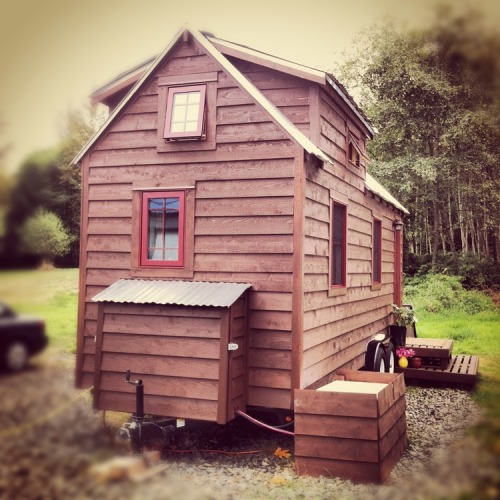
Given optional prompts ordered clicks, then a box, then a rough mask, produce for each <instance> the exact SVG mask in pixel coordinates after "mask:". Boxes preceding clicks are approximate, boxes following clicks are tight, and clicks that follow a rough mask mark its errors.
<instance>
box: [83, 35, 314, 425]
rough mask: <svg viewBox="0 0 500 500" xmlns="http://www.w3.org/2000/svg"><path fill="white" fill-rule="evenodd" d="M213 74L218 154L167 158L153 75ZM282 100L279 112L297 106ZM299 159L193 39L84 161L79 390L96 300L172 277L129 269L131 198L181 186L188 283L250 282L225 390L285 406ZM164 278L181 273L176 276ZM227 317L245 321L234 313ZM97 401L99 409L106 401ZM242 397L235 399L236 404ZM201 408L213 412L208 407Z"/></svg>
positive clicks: (87, 380) (111, 348)
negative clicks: (244, 357)
mask: <svg viewBox="0 0 500 500" xmlns="http://www.w3.org/2000/svg"><path fill="white" fill-rule="evenodd" d="M214 73H216V75H217V80H216V81H215V82H209V83H208V85H209V86H210V85H213V90H214V91H213V92H212V91H211V90H210V88H209V89H208V90H207V105H208V107H209V109H211V110H212V111H213V110H214V108H213V107H214V106H215V112H214V113H213V116H214V117H215V123H212V124H210V123H209V124H207V125H209V126H210V125H211V126H213V127H214V130H215V134H214V136H215V146H214V147H213V148H211V149H208V150H203V149H200V148H201V144H202V143H200V142H197V141H186V142H183V143H177V145H174V146H173V147H172V148H171V150H169V151H163V150H162V147H163V146H162V147H159V145H158V144H159V143H158V134H157V128H158V127H159V126H160V127H161V126H162V120H163V117H162V115H161V110H160V111H159V108H158V106H159V105H158V100H159V93H160V86H159V85H158V81H159V79H164V78H167V77H168V78H174V77H175V78H176V79H178V80H179V81H188V82H189V79H190V75H192V74H195V75H197V78H198V79H199V75H203V74H207V75H210V78H211V79H213V74H214ZM163 81H164V80H162V82H163ZM210 99H212V100H210ZM286 101H287V102H286V103H284V105H285V107H288V106H290V107H291V108H295V105H294V104H293V102H292V103H290V102H289V101H288V99H287V100H286ZM299 108H300V109H290V115H291V116H296V117H297V120H299V121H303V122H305V121H307V106H305V107H304V106H299ZM209 112H210V111H209ZM170 144H172V143H170ZM160 146H161V145H160ZM302 155H303V152H302V150H301V149H300V148H299V147H298V146H297V145H296V144H295V143H293V142H292V141H291V140H289V139H287V137H286V136H285V134H284V132H283V131H282V130H281V129H280V128H279V127H278V126H277V125H276V124H274V123H273V122H272V121H271V119H270V118H269V116H267V115H266V114H265V113H264V112H263V110H262V109H261V108H260V106H259V105H257V104H255V103H254V102H253V101H252V99H251V98H249V97H248V96H246V95H245V94H244V92H243V91H242V90H241V89H240V88H238V87H237V85H236V84H235V82H234V81H233V80H232V79H231V78H230V77H228V76H227V75H225V74H224V73H223V72H221V71H220V69H219V67H218V65H217V64H216V63H215V61H214V60H213V59H212V58H211V57H209V56H207V55H205V54H203V52H202V50H201V49H200V48H198V47H196V46H194V45H192V44H189V43H180V44H179V45H178V46H177V47H176V48H174V49H173V52H172V53H171V56H169V57H168V59H167V60H166V61H165V62H164V63H163V64H162V65H161V66H160V67H159V68H158V70H157V71H156V72H155V73H154V74H153V75H152V76H151V78H150V80H149V81H148V82H145V85H144V87H143V88H142V90H140V91H139V92H138V94H137V95H136V96H135V97H134V98H133V99H132V100H131V102H130V103H129V104H128V105H127V106H126V107H125V108H124V109H123V110H122V112H121V114H120V115H119V116H118V117H117V118H116V119H115V121H114V123H113V124H112V125H111V126H110V127H109V130H108V131H107V132H106V133H105V134H104V135H103V137H101V138H100V139H99V141H98V142H97V143H96V145H95V146H94V147H93V149H92V150H90V152H89V153H88V155H87V156H86V157H85V159H84V161H83V186H84V187H83V196H82V231H84V233H85V234H84V236H83V238H82V254H81V255H82V259H81V262H82V266H81V267H82V270H81V288H80V290H81V293H80V309H79V317H80V321H79V325H80V327H79V334H78V335H79V340H78V346H79V347H78V368H77V381H78V384H79V385H80V386H90V385H91V384H92V381H93V372H94V362H95V343H94V336H95V335H96V331H97V319H98V317H97V304H94V303H92V302H91V298H92V297H93V296H94V295H95V294H96V293H98V292H99V291H100V290H102V289H103V288H105V287H107V286H109V285H111V284H112V283H114V282H115V281H116V280H118V279H120V278H128V277H134V276H139V275H140V276H141V277H149V278H162V279H168V278H169V277H170V275H169V274H168V272H165V270H162V271H163V272H162V273H160V271H155V270H153V269H151V270H148V271H147V272H144V270H142V271H143V272H142V274H138V272H134V271H133V267H134V265H135V266H137V263H135V264H134V262H133V260H134V258H135V257H134V245H136V244H137V238H139V234H137V231H136V230H135V229H134V228H136V227H137V224H136V218H137V217H138V216H139V214H138V212H137V209H136V208H134V204H133V201H132V200H133V199H134V193H136V192H137V189H145V190H147V189H146V187H151V188H158V187H162V188H165V189H181V188H182V189H183V188H186V189H187V192H188V193H190V195H193V194H194V203H193V210H194V217H193V219H194V222H193V228H192V235H191V237H192V238H193V254H194V259H193V269H192V271H191V274H190V275H189V276H186V279H193V280H205V281H226V282H244V283H251V284H252V286H253V288H252V292H251V295H250V300H249V305H248V307H249V320H248V328H249V336H248V339H247V341H248V371H247V373H248V374H247V375H246V374H245V376H246V377H247V380H245V381H244V380H243V374H244V372H243V371H241V372H240V375H239V376H238V377H236V378H235V379H234V380H232V381H231V384H232V385H233V386H235V387H236V386H237V387H240V386H241V385H247V392H248V394H247V398H248V403H249V404H251V405H257V406H268V407H280V408H289V407H290V405H291V399H292V396H291V369H292V368H291V346H292V320H291V317H292V314H291V311H292V278H293V235H294V172H295V168H296V165H297V162H300V163H302ZM188 237H189V236H188ZM155 273H156V274H155ZM171 277H172V278H175V277H176V276H175V274H174V273H172V276H171ZM183 279H184V278H183ZM231 321H233V323H234V322H236V323H238V322H241V317H233V318H232V319H231ZM233 326H234V325H233ZM237 330H238V329H237V328H236V330H235V331H237ZM124 335H126V334H124ZM123 340H126V339H123ZM106 342H108V343H107V344H106V348H107V349H108V350H107V351H106V357H105V361H106V359H109V357H110V356H113V355H114V356H118V355H120V356H121V354H119V349H120V345H119V343H118V344H116V343H112V344H109V341H106ZM236 342H238V341H236ZM145 355H146V353H144V354H141V356H145ZM106 362H107V361H106ZM204 362H206V361H204ZM241 370H243V367H242V368H241ZM105 379H106V382H105V383H106V384H107V385H105V386H106V387H108V388H110V392H109V394H114V393H113V390H116V391H118V392H120V394H121V395H120V398H121V399H120V401H124V400H125V399H126V397H128V393H127V392H126V391H127V390H128V388H127V387H123V388H122V387H121V386H122V381H121V378H120V377H117V376H115V375H113V376H112V375H110V374H106V376H105ZM113 384H115V385H113ZM118 385H120V389H119V390H118V389H117V387H118ZM113 387H115V389H113ZM111 389H112V390H111ZM122 390H123V391H125V392H124V393H123V394H122V393H121V391H122ZM118 392H117V394H118ZM236 392H237V391H236ZM106 394H108V393H106ZM103 397H104V399H103V400H102V401H103V402H102V403H101V405H104V401H105V399H106V397H108V396H103ZM155 397H156V396H155ZM124 398H125V399H124ZM238 398H239V396H235V397H234V398H233V400H234V401H235V402H236V404H239V403H238V401H239V399H238ZM158 401H159V400H158ZM120 404H124V403H120ZM155 404H158V405H159V404H160V403H159V402H157V403H155ZM205 405H206V406H210V407H211V403H209V402H206V403H205ZM203 411H206V412H208V411H209V410H208V409H207V408H205V409H204V410H203ZM210 411H211V410H210ZM194 415H195V413H193V414H192V415H191V417H193V416H194Z"/></svg>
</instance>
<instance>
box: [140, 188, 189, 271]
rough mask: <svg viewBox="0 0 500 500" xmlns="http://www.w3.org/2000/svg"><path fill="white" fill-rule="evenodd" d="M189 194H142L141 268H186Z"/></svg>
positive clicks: (178, 192) (167, 192)
mask: <svg viewBox="0 0 500 500" xmlns="http://www.w3.org/2000/svg"><path fill="white" fill-rule="evenodd" d="M185 201H186V200H185V193H184V192H183V191H175V192H174V191H172V192H170V191H166V192H150V193H143V194H142V213H141V266H157V267H183V266H184V232H185V230H184V228H185Z"/></svg>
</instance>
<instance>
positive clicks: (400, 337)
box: [389, 304, 417, 347]
mask: <svg viewBox="0 0 500 500" xmlns="http://www.w3.org/2000/svg"><path fill="white" fill-rule="evenodd" d="M392 314H393V316H394V320H395V322H396V324H395V325H390V326H389V331H390V333H391V337H392V338H393V339H394V342H395V344H396V346H397V347H398V346H399V347H404V346H405V345H406V327H407V326H410V325H413V323H416V322H417V318H416V316H415V311H414V310H413V309H412V308H411V307H406V306H401V307H400V306H397V305H396V304H392Z"/></svg>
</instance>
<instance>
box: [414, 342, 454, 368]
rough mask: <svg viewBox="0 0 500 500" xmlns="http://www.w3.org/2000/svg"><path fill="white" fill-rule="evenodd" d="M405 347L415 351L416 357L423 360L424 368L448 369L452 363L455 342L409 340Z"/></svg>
mask: <svg viewBox="0 0 500 500" xmlns="http://www.w3.org/2000/svg"><path fill="white" fill-rule="evenodd" d="M405 347H406V348H408V349H413V350H414V351H415V356H416V357H419V358H422V363H423V364H424V366H433V367H436V368H443V369H446V368H448V365H449V362H450V361H451V352H452V349H453V340H450V339H423V338H420V337H418V338H407V339H406V345H405Z"/></svg>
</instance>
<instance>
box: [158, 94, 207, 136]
mask: <svg viewBox="0 0 500 500" xmlns="http://www.w3.org/2000/svg"><path fill="white" fill-rule="evenodd" d="M205 95H206V85H193V86H188V87H170V88H169V89H168V96H167V112H166V115H165V128H164V133H163V137H164V138H165V139H168V140H175V139H202V138H204V137H205V130H204V128H205V127H204V125H205V123H204V122H205V120H204V117H205Z"/></svg>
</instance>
